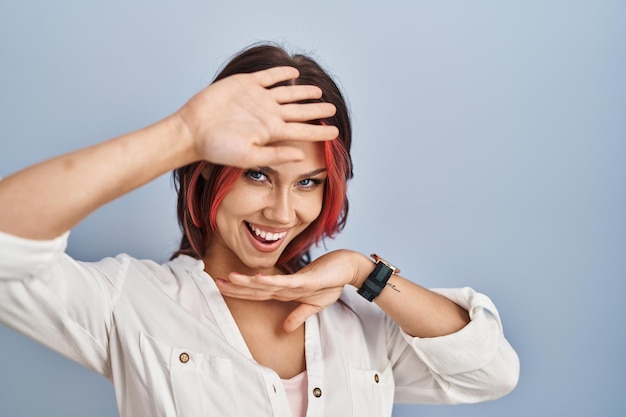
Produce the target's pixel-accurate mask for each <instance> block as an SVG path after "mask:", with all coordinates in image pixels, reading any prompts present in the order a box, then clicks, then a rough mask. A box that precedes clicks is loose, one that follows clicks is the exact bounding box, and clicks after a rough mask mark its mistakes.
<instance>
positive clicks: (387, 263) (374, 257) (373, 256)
mask: <svg viewBox="0 0 626 417" xmlns="http://www.w3.org/2000/svg"><path fill="white" fill-rule="evenodd" d="M370 256H371V257H372V258H373V259H374V260H375V261H376V263H378V262H380V263H382V264H385V265H387V267H388V268H389V269H391V270H392V271H393V273H394V274H397V273H399V272H400V270H399V269H398V268H396V267H395V266H393V265H392V264H390V263H389V262H387V261H386V260H384V259H383V258H381V257H380V256H378V255H376V254H375V253H372V254H371V255H370Z"/></svg>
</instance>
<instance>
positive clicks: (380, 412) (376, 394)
mask: <svg viewBox="0 0 626 417" xmlns="http://www.w3.org/2000/svg"><path fill="white" fill-rule="evenodd" d="M349 371H350V389H351V394H352V415H353V416H358V417H384V416H391V412H392V409H393V393H394V389H395V383H394V380H393V373H392V371H391V365H388V366H387V368H385V370H384V371H377V370H372V369H358V368H352V367H350V368H349Z"/></svg>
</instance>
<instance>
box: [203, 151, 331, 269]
mask: <svg viewBox="0 0 626 417" xmlns="http://www.w3.org/2000/svg"><path fill="white" fill-rule="evenodd" d="M287 144H288V145H290V146H295V147H298V148H300V149H302V151H303V152H304V154H305V158H304V160H302V161H300V162H292V163H286V164H282V165H276V166H272V167H259V168H254V169H251V170H247V171H246V170H244V172H243V175H242V176H241V177H240V178H239V179H238V180H237V182H236V183H235V185H234V186H233V188H232V189H231V191H230V192H229V193H228V194H227V195H226V196H225V197H224V199H223V200H222V203H221V204H220V206H219V207H218V209H217V213H216V225H217V229H216V231H214V232H213V234H212V235H211V237H210V240H209V246H208V250H207V256H206V258H205V259H206V260H207V261H208V262H218V263H220V264H221V265H223V266H225V267H229V268H238V269H231V270H237V271H239V272H241V273H246V272H252V273H256V272H264V271H265V272H267V273H273V272H277V271H275V265H276V262H278V258H279V257H280V255H281V254H282V252H283V251H284V250H285V248H286V247H287V245H288V244H289V242H291V241H292V240H293V239H294V238H295V237H296V236H298V234H300V233H301V232H302V231H303V230H304V229H306V228H307V226H309V225H310V224H311V223H312V222H313V221H314V220H315V219H316V218H317V216H319V214H320V212H321V209H322V201H323V198H324V183H325V181H326V163H325V159H324V146H323V144H322V143H311V142H287ZM246 267H247V268H248V269H249V270H250V271H246V270H244V269H245V268H246Z"/></svg>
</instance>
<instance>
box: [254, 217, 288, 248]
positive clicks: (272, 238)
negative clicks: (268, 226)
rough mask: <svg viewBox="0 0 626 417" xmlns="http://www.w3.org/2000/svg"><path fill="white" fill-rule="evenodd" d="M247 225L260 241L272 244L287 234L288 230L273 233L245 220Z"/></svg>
mask: <svg viewBox="0 0 626 417" xmlns="http://www.w3.org/2000/svg"><path fill="white" fill-rule="evenodd" d="M245 224H246V227H247V228H248V230H249V231H250V234H251V235H252V237H254V239H255V240H257V241H258V242H260V243H263V244H266V245H267V244H272V243H276V242H278V241H279V240H281V239H282V238H284V237H285V236H286V235H287V232H286V231H285V232H280V233H273V232H269V231H266V230H263V229H260V228H258V227H256V226H254V225H252V224H250V223H248V222H245Z"/></svg>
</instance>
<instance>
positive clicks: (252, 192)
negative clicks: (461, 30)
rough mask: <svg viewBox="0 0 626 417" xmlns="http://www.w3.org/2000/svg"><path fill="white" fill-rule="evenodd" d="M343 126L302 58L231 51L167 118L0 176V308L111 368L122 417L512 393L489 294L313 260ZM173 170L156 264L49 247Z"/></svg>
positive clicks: (341, 259)
mask: <svg viewBox="0 0 626 417" xmlns="http://www.w3.org/2000/svg"><path fill="white" fill-rule="evenodd" d="M350 141H351V128H350V120H349V117H348V111H347V108H346V105H345V102H344V99H343V97H342V95H341V93H340V91H339V90H338V88H337V86H336V85H335V83H334V82H333V80H332V79H331V78H330V77H329V76H328V75H327V74H326V72H325V71H324V70H323V69H322V68H320V67H319V66H318V64H317V63H315V62H314V61H313V60H311V59H310V58H308V57H306V56H302V55H295V56H290V55H289V54H288V53H287V52H286V51H284V50H283V49H281V48H279V47H276V46H273V45H257V46H254V47H251V48H248V49H246V50H244V51H243V52H241V53H240V54H239V55H237V56H235V57H234V58H233V59H232V60H231V61H230V63H228V65H227V66H226V67H225V68H224V69H223V70H222V72H221V73H220V75H219V76H218V77H217V79H216V81H215V82H214V83H213V84H212V85H210V86H209V87H207V88H206V89H204V90H203V91H201V92H200V93H198V94H197V95H196V96H195V97H193V98H192V99H191V100H190V101H189V102H188V103H186V104H185V105H184V106H183V107H182V108H181V109H180V110H179V111H177V112H176V113H175V114H173V115H171V116H170V117H167V118H166V119H164V120H162V121H160V122H158V123H156V124H154V125H152V126H149V127H147V128H145V129H142V130H140V131H137V132H133V133H130V134H127V135H123V136H121V137H119V138H115V139H112V140H110V141H107V142H104V143H102V144H99V145H96V146H93V147H90V148H86V149H83V150H79V151H77V152H74V153H71V154H68V155H63V156H60V157H58V158H55V159H52V160H49V161H45V162H43V163H40V164H37V165H35V166H33V167H30V168H27V169H25V170H23V171H22V172H19V173H17V174H15V175H13V176H11V177H9V178H7V179H5V180H4V181H2V182H0V207H1V209H0V230H1V231H2V233H0V248H1V250H0V253H1V254H2V255H1V256H0V320H1V321H2V322H3V323H4V324H6V325H7V326H9V327H12V328H14V329H16V330H17V331H19V332H22V333H24V334H26V335H27V336H29V337H32V338H33V339H35V340H38V341H40V342H41V343H43V344H45V345H47V346H49V347H51V348H53V349H55V350H56V351H58V352H60V353H62V354H64V355H66V356H68V357H70V358H72V359H73V360H76V361H78V362H79V363H81V364H83V365H85V366H87V367H89V368H91V369H93V370H95V371H97V372H99V373H101V374H102V375H104V376H105V377H106V378H108V379H109V380H111V381H112V382H113V384H114V387H115V392H116V396H117V401H118V406H119V410H120V415H121V416H138V415H150V416H200V415H216V416H247V415H255V416H289V415H293V416H304V415H305V414H306V415H307V416H348V415H353V416H359V417H361V416H377V417H379V416H389V415H391V410H392V405H393V402H394V401H396V402H412V403H467V402H476V401H483V400H489V399H495V398H498V397H500V396H502V395H504V394H506V393H508V392H509V391H510V390H512V389H513V387H514V386H515V384H516V383H517V378H518V372H519V366H518V358H517V355H516V354H515V352H514V351H513V349H512V348H511V347H510V345H509V344H508V343H507V341H506V339H505V338H504V336H503V333H502V327H501V323H500V320H499V317H498V313H497V310H496V309H495V307H494V306H493V304H492V303H491V301H490V300H489V299H488V298H487V297H486V296H484V295H481V294H478V293H476V292H474V291H472V290H471V289H469V288H465V289H449V290H440V291H439V292H434V291H430V290H427V289H425V288H422V287H420V286H418V285H416V284H414V283H412V282H411V281H409V280H406V279H404V278H402V277H401V276H400V275H398V272H399V271H398V270H397V269H396V268H395V267H393V266H392V265H390V264H388V263H387V262H386V261H384V260H381V259H380V258H377V257H375V259H374V260H370V259H369V258H367V257H366V256H364V255H362V254H359V253H356V252H352V251H349V250H339V251H333V252H330V253H327V254H325V255H323V256H322V257H320V258H319V259H316V260H315V261H313V262H309V256H308V250H309V248H310V247H311V245H313V244H315V243H316V242H318V241H320V240H321V239H323V238H325V237H332V236H333V235H334V234H335V233H337V232H338V231H339V230H340V229H341V228H342V227H343V224H344V222H345V220H346V215H347V211H348V203H347V200H346V192H345V189H346V184H347V181H348V179H349V178H350V177H351V176H352V165H351V160H350V154H349V151H350ZM111 161H115V163H111ZM171 170H175V178H176V180H177V185H178V193H179V194H178V215H179V221H180V224H181V226H182V230H183V238H182V242H181V247H180V249H179V250H178V252H177V253H176V254H175V255H174V256H173V259H172V260H171V261H170V262H168V263H166V264H164V265H159V264H157V263H154V262H151V261H144V260H137V259H133V258H131V257H129V256H128V255H119V256H117V257H115V258H107V259H103V260H102V261H100V262H96V263H83V262H79V261H76V260H73V259H71V258H70V257H69V256H68V255H66V254H65V253H64V249H65V246H66V240H67V236H68V233H67V231H68V230H70V229H71V228H72V227H74V226H75V225H76V224H77V223H78V222H79V221H80V220H81V219H82V218H84V217H85V216H87V215H88V214H89V213H90V212H92V211H93V210H95V209H96V208H98V207H100V206H102V205H103V204H105V203H107V202H109V201H111V200H113V199H115V198H117V197H120V196H122V195H123V194H125V193H127V192H129V191H131V190H133V189H134V188H137V187H139V186H141V185H143V184H145V183H147V182H149V181H150V180H152V179H154V178H156V177H158V176H160V175H162V174H163V173H166V172H168V171H171ZM59 196H63V198H59ZM372 244H373V245H375V242H372ZM357 289H358V292H357ZM374 304H376V305H374Z"/></svg>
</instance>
